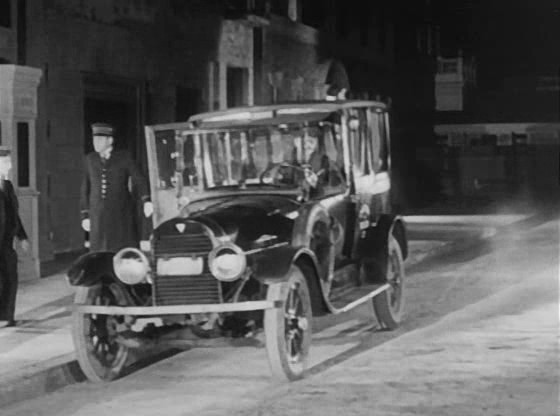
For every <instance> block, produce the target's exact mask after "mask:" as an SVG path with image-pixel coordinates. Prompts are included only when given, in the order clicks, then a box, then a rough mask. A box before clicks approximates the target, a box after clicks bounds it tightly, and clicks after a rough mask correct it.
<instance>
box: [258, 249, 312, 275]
mask: <svg viewBox="0 0 560 416" xmlns="http://www.w3.org/2000/svg"><path fill="white" fill-rule="evenodd" d="M301 256H306V257H309V258H310V260H311V262H312V263H313V264H314V265H315V268H317V259H316V258H315V255H314V254H313V252H312V251H311V250H309V249H307V248H305V247H292V246H283V247H276V248H272V249H268V250H264V251H262V252H260V253H256V254H254V255H252V256H251V261H252V267H253V272H254V277H255V278H256V279H257V280H260V281H262V282H264V283H272V282H277V281H282V280H287V274H288V271H289V270H290V267H291V266H292V264H294V263H295V262H296V261H297V259H298V258H300V257H301Z"/></svg>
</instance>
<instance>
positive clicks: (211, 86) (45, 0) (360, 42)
mask: <svg viewBox="0 0 560 416" xmlns="http://www.w3.org/2000/svg"><path fill="white" fill-rule="evenodd" d="M349 6H350V7H349ZM394 19H395V14H394V13H393V12H392V10H391V9H390V8H383V7H381V6H374V5H368V4H367V2H360V1H353V0H351V1H350V3H349V2H348V1H346V2H342V1H337V0H325V1H319V0H305V1H301V0H262V1H259V0H255V1H251V0H243V1H236V0H229V1H226V0H221V1H220V0H205V1H202V0H190V1H177V0H165V1H156V0H112V1H111V0H95V1H87V2H84V1H81V0H37V1H34V2H33V3H32V2H28V1H25V0H0V76H1V74H2V71H4V72H7V71H8V70H9V69H11V70H13V71H15V73H17V74H22V76H21V77H24V75H23V74H25V73H26V71H29V70H28V69H29V68H31V71H32V72H33V71H35V72H33V74H34V75H33V76H34V77H35V78H33V79H34V80H32V81H30V82H31V84H29V85H30V86H29V88H30V89H31V90H32V89H33V88H35V93H36V95H35V100H36V113H35V114H34V115H33V117H35V119H34V120H33V125H32V129H33V134H29V135H28V138H27V144H26V145H24V144H21V145H19V146H18V140H19V139H18V138H17V137H15V133H13V132H12V131H11V130H10V132H9V133H8V131H7V130H3V131H4V141H5V142H8V141H9V142H10V143H11V145H12V147H13V148H14V150H15V151H16V153H17V156H16V157H17V160H18V161H19V164H18V165H17V166H16V169H15V170H16V172H14V177H18V178H20V179H21V178H23V179H21V181H22V182H21V183H19V184H18V185H19V188H20V192H21V189H22V188H25V184H26V183H27V184H28V188H29V194H30V195H32V196H33V198H34V199H33V203H34V204H35V205H36V209H35V211H32V210H29V213H28V214H26V218H25V221H26V222H27V223H29V224H33V226H34V227H36V230H37V232H36V234H35V239H36V247H35V250H34V251H35V253H34V256H35V261H37V262H39V263H41V262H46V261H49V260H51V259H53V257H54V256H55V255H57V254H59V253H65V252H74V251H79V250H82V249H83V247H84V239H85V237H86V236H85V234H84V232H83V231H82V230H81V228H80V217H79V188H80V182H81V176H82V169H83V165H82V163H83V157H84V155H85V154H86V153H87V152H89V151H91V150H92V145H91V135H90V127H89V126H90V124H91V123H93V122H96V121H104V122H109V123H112V124H113V125H115V127H116V130H117V134H116V147H121V148H127V149H129V150H130V151H131V152H132V154H133V155H134V157H135V158H136V160H137V162H138V164H139V165H140V166H141V167H142V168H143V169H145V168H146V162H145V146H144V136H143V126H144V125H145V124H152V123H166V122H172V121H180V120H186V119H187V118H188V117H189V116H190V115H191V114H193V113H196V112H200V111H207V110H215V109H221V108H227V107H232V106H239V105H251V104H266V103H272V102H279V101H294V100H306V99H324V98H325V96H326V94H327V93H328V92H329V89H331V90H334V91H337V92H338V91H341V90H345V91H347V94H346V96H347V97H359V98H378V99H382V100H387V99H388V98H389V97H390V96H391V95H392V94H393V90H394V83H395V35H394V31H395V24H394ZM8 72H9V71H8ZM8 78H9V77H8ZM8 78H0V80H1V81H0V82H2V83H4V85H0V88H3V87H5V88H7V89H8V90H10V91H12V93H13V94H14V95H18V94H19V93H18V92H14V91H15V90H14V89H13V88H12V86H11V84H10V83H11V82H12V81H10V80H9V79H8ZM430 79H431V78H430ZM19 91H21V90H19ZM6 136H10V137H6ZM12 136H13V137H12ZM21 143H24V142H21ZM25 146H27V147H25ZM26 175H27V176H26ZM26 177H27V178H28V179H27V182H25V178H26ZM30 177H31V179H29V178H30ZM16 182H17V181H16ZM31 205H32V204H31Z"/></svg>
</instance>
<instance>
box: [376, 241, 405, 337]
mask: <svg viewBox="0 0 560 416" xmlns="http://www.w3.org/2000/svg"><path fill="white" fill-rule="evenodd" d="M388 248H389V254H388V259H387V271H386V280H387V283H389V285H390V286H391V287H390V288H389V289H387V290H386V291H385V292H383V293H380V294H379V295H377V296H375V297H374V298H373V309H374V311H375V316H376V317H377V320H378V321H379V323H380V324H381V326H382V327H383V328H386V329H395V328H397V327H398V326H399V324H400V322H401V319H402V313H403V310H404V296H403V294H404V261H403V256H402V251H401V246H400V245H399V243H398V241H397V240H396V239H395V237H393V236H392V235H391V236H390V237H389V247H388Z"/></svg>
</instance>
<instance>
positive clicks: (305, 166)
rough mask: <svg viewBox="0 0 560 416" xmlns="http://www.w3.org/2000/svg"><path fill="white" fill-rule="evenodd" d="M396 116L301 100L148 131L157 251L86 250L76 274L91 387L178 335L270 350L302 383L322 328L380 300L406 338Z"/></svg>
mask: <svg viewBox="0 0 560 416" xmlns="http://www.w3.org/2000/svg"><path fill="white" fill-rule="evenodd" d="M388 117H389V116H388V109H387V107H386V105H385V104H383V103H381V102H375V101H334V102H306V103H294V104H277V105H270V106H257V107H245V108H235V109H229V110H225V111H220V112H211V113H204V114H199V115H196V116H193V117H191V118H190V119H189V120H188V121H187V122H184V123H174V124H165V125H154V126H148V127H146V143H147V149H148V163H149V173H150V186H151V196H152V201H153V203H154V214H153V233H152V235H151V239H150V242H149V244H145V245H143V246H141V248H140V249H138V248H135V247H129V248H124V249H122V250H120V251H119V252H117V253H108V252H97V253H88V254H86V255H84V256H83V257H81V258H80V259H78V260H77V261H76V262H75V264H74V265H73V266H72V267H71V269H70V270H69V272H68V279H69V282H70V283H71V284H72V285H74V286H76V298H75V307H74V312H73V339H74V343H75V347H76V353H77V357H78V361H79V364H80V366H81V368H82V370H83V372H84V373H85V374H86V376H87V377H88V378H89V379H90V380H92V381H107V380H112V379H114V378H116V377H118V376H119V375H121V374H122V372H123V369H124V368H125V367H126V365H127V362H128V361H129V360H128V357H129V355H130V354H129V353H130V351H131V349H133V348H145V346H146V345H147V343H146V340H151V341H152V344H153V341H154V339H158V338H161V339H162V340H163V339H165V337H166V333H167V332H166V329H169V330H172V329H173V330H175V331H176V330H177V328H181V330H182V332H181V333H182V334H186V335H185V340H184V341H185V342H186V343H187V344H191V345H194V346H196V345H197V342H196V341H197V339H200V340H204V341H205V342H204V343H202V345H210V342H209V341H212V340H214V339H222V340H223V339H224V338H226V339H231V338H250V337H260V338H258V339H261V340H262V339H263V338H264V343H265V345H266V350H267V354H268V359H269V363H270V367H271V371H272V374H273V375H274V376H276V377H280V378H283V379H288V380H293V379H297V378H300V377H301V376H302V375H303V374H304V370H305V366H306V362H307V359H308V356H309V351H310V346H311V338H312V322H313V319H312V318H313V317H314V316H320V315H325V314H338V313H343V312H345V311H348V310H350V309H352V308H354V307H356V306H358V305H360V304H363V303H365V302H372V303H373V311H374V316H372V319H376V320H377V322H378V323H379V325H380V326H381V327H384V328H388V329H392V328H395V327H396V326H397V325H398V323H399V321H400V320H401V316H402V312H403V307H404V299H403V289H404V286H403V283H404V275H405V272H404V266H403V262H404V258H405V257H406V255H407V239H406V230H405V224H404V222H403V221H402V219H401V218H400V217H399V216H398V215H395V213H393V212H392V209H391V198H390V191H391V169H390V167H391V159H390V140H389V136H390V134H389V118H388ZM174 339H175V340H177V338H176V337H175V338H174ZM148 344H149V343H148Z"/></svg>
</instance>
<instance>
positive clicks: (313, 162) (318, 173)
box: [303, 131, 330, 188]
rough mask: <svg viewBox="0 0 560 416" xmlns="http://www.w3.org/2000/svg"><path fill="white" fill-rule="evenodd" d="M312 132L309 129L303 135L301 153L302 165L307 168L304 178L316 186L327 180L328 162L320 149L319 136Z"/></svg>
mask: <svg viewBox="0 0 560 416" xmlns="http://www.w3.org/2000/svg"><path fill="white" fill-rule="evenodd" d="M314 133H315V132H313V131H309V132H306V134H305V135H304V137H303V153H304V160H305V163H304V165H307V167H308V168H309V170H306V171H305V173H306V179H307V181H308V182H309V184H310V185H311V186H312V187H313V188H316V187H317V186H318V185H323V184H325V183H327V182H328V173H329V167H330V162H329V158H328V156H327V155H326V154H325V153H324V152H322V151H321V149H320V147H319V138H318V137H317V136H316V135H315V134H314Z"/></svg>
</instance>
